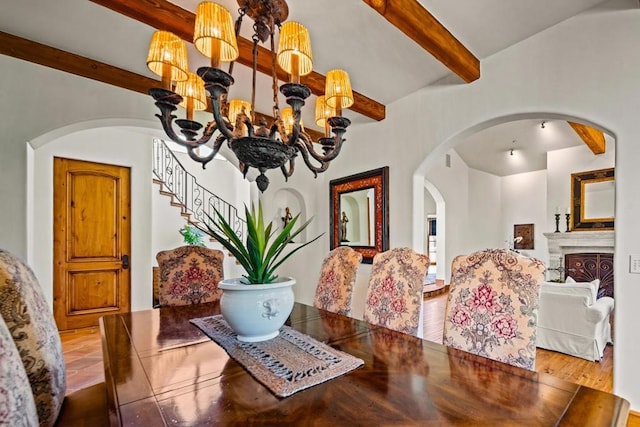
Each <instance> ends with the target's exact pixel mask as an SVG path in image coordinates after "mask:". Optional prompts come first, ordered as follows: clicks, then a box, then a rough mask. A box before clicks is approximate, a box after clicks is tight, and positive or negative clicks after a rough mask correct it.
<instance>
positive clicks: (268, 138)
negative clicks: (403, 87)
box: [147, 0, 353, 191]
mask: <svg viewBox="0 0 640 427" xmlns="http://www.w3.org/2000/svg"><path fill="white" fill-rule="evenodd" d="M237 2H238V6H239V9H238V13H239V16H238V18H237V20H236V21H235V24H234V22H233V20H232V17H231V14H230V13H229V11H228V10H226V9H225V8H224V7H222V6H221V5H219V4H217V3H213V2H203V3H201V4H200V5H198V8H197V11H196V19H195V28H194V36H193V44H194V45H195V47H196V49H197V50H198V51H199V52H200V53H202V54H204V55H205V56H207V57H209V58H210V59H211V66H208V67H200V68H199V69H198V71H197V76H194V75H190V77H189V75H188V74H187V63H186V62H187V59H186V47H185V45H184V41H182V40H180V39H179V38H178V37H177V36H174V35H173V34H171V33H167V32H162V31H159V32H158V33H160V34H158V35H154V37H153V39H152V42H151V46H150V48H149V57H148V59H147V64H148V65H149V68H150V69H151V70H152V71H153V72H154V73H156V74H158V75H160V76H162V88H151V89H149V94H150V95H151V96H152V97H153V98H154V100H155V104H156V106H157V107H158V109H159V110H160V114H157V115H156V116H157V117H158V118H159V119H160V123H161V124H162V127H163V129H164V131H165V133H166V134H167V136H168V137H169V138H170V139H171V140H172V141H173V142H175V143H177V144H180V145H182V146H184V147H186V149H187V153H188V155H189V157H190V158H191V159H193V160H194V161H196V162H199V163H201V164H202V167H203V168H204V166H205V165H206V164H207V163H208V162H210V161H211V160H212V159H213V158H214V157H215V155H216V154H217V153H218V151H219V150H220V148H221V147H222V144H223V143H225V142H226V143H227V145H228V147H229V148H230V149H231V151H233V153H234V154H235V156H236V157H237V159H238V163H239V167H240V170H241V172H242V173H243V174H244V175H245V176H246V175H247V172H248V171H249V169H250V168H254V169H257V171H258V172H259V175H258V176H257V177H256V178H255V181H256V184H257V186H258V189H259V190H260V191H265V190H266V188H267V187H268V185H269V179H268V178H267V177H266V175H265V172H266V171H267V170H270V169H280V171H281V172H282V174H283V175H284V177H285V179H287V178H289V177H290V176H291V175H293V172H294V166H295V163H294V162H295V159H296V158H298V159H302V161H303V162H304V164H305V166H307V168H309V170H310V171H311V172H312V173H313V174H314V175H316V176H317V175H318V173H321V172H324V171H326V170H327V168H328V167H329V163H330V162H331V161H332V160H333V159H335V158H336V157H337V156H338V154H340V150H341V148H342V144H343V143H344V141H345V139H344V138H343V136H344V134H345V133H346V131H347V127H348V126H349V125H350V124H351V121H350V120H349V119H348V118H346V117H342V110H343V109H345V108H348V107H349V106H351V105H352V104H353V94H352V90H351V84H350V82H349V76H348V75H347V73H346V72H345V71H343V70H333V71H330V72H329V73H328V74H327V83H326V89H327V93H326V94H325V96H326V97H322V96H321V97H319V101H318V105H316V117H315V121H316V123H318V125H319V126H324V127H325V136H324V137H321V138H319V140H318V141H313V140H312V138H311V136H310V135H309V134H308V133H307V132H306V131H305V129H304V124H303V123H302V119H301V117H302V107H304V105H305V102H306V99H307V98H309V96H311V90H310V89H309V88H308V87H307V86H306V85H304V84H301V83H300V76H304V75H306V74H309V73H311V72H312V71H313V55H312V53H311V41H310V39H309V31H308V30H307V29H306V28H305V27H304V26H303V25H301V24H299V23H297V22H285V21H286V19H287V16H288V14H289V7H288V5H287V2H286V0H237ZM245 16H248V17H250V18H251V19H253V21H254V25H253V31H254V34H253V36H252V37H251V41H252V42H253V49H252V50H251V51H250V53H249V52H247V50H246V47H245V45H243V44H241V46H243V51H242V52H243V54H242V63H243V64H245V65H246V64H247V63H249V62H250V63H251V71H252V73H253V76H252V77H253V78H252V82H251V102H250V103H249V102H246V101H241V100H237V99H231V101H229V102H228V103H227V99H228V98H231V97H229V91H230V90H231V88H232V86H233V84H234V82H235V81H234V78H233V76H232V75H231V73H232V71H233V62H234V61H236V59H237V58H238V57H239V54H240V50H239V49H238V43H237V40H236V37H237V35H238V34H240V29H241V26H242V20H243V18H244V17H245ZM278 32H279V33H278ZM278 37H279V38H278ZM277 38H278V39H277ZM156 39H157V40H156ZM276 39H277V43H276ZM245 42H246V41H245ZM267 42H268V45H269V47H270V49H264V48H259V43H264V44H267ZM276 46H277V49H276ZM265 50H266V51H267V52H268V54H269V58H268V59H259V58H258V55H259V54H260V51H263V52H264V51H265ZM181 52H184V53H181ZM262 55H264V53H262ZM267 61H270V63H271V69H270V74H271V79H272V82H271V87H272V90H273V97H272V100H273V109H272V111H273V122H272V124H271V125H269V124H267V119H265V116H264V115H263V114H260V115H259V114H258V113H257V112H256V109H255V104H256V100H255V98H256V96H255V95H256V82H257V78H256V75H257V72H258V69H259V68H260V69H262V71H263V72H264V68H265V64H267V63H268V62H267ZM221 62H232V64H231V65H230V66H229V71H228V72H227V71H224V70H222V69H221V68H220V64H221ZM258 64H260V66H259V65H258ZM278 66H280V68H282V69H283V70H284V71H286V72H287V73H288V74H289V82H287V83H283V84H279V82H278V71H277V67H278ZM187 77H189V80H188V81H187ZM173 81H175V82H177V85H176V89H175V92H174V91H173V90H172V82H173ZM182 81H184V83H183V82H182ZM278 91H279V92H280V94H281V95H282V96H284V99H285V101H286V103H287V104H288V107H285V108H281V107H280V106H279V102H280V101H279V97H280V96H279V94H278ZM206 96H208V98H209V101H210V103H209V106H210V107H211V111H212V113H213V120H211V121H209V122H208V123H206V125H203V124H201V123H199V122H197V121H194V120H193V111H195V110H201V109H204V108H205V107H206V106H207V104H208V103H207V101H206ZM322 100H324V101H322ZM179 106H182V107H185V109H186V110H187V113H186V119H179V118H178V117H177V116H176V114H174V113H175V111H176V110H177V109H178V107H179ZM256 116H257V117H260V120H256ZM256 122H258V123H256ZM331 133H333V135H332V136H329V135H331ZM209 141H213V142H212V143H210V144H208V146H209V147H211V150H210V151H208V154H207V155H201V154H200V150H199V149H198V148H199V147H200V146H202V145H204V144H207V143H208V142H209ZM316 150H318V151H316ZM320 150H321V151H320Z"/></svg>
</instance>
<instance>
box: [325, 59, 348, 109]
mask: <svg viewBox="0 0 640 427" xmlns="http://www.w3.org/2000/svg"><path fill="white" fill-rule="evenodd" d="M324 96H325V102H326V103H327V105H328V106H330V107H333V108H335V109H336V113H337V115H341V114H342V109H343V108H349V107H350V106H352V105H353V91H352V90H351V82H350V81H349V74H347V72H346V71H344V70H331V71H329V72H328V73H327V80H326V83H325V90H324Z"/></svg>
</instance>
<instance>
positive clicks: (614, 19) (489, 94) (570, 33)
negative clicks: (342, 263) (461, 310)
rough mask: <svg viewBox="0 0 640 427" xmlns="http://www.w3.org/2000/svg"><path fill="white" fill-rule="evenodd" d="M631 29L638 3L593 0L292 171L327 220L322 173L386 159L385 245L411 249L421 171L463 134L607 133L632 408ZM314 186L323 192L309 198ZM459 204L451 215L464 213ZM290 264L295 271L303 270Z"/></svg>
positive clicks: (634, 99) (623, 387)
mask: <svg viewBox="0 0 640 427" xmlns="http://www.w3.org/2000/svg"><path fill="white" fill-rule="evenodd" d="M605 29H606V30H605ZM639 29H640V11H639V10H638V9H637V2H634V1H631V0H617V1H614V2H611V3H609V4H606V5H603V6H602V10H591V11H589V12H587V13H585V14H583V15H580V16H578V17H574V18H571V19H568V20H566V21H563V22H562V23H560V24H558V25H557V26H555V27H552V28H550V29H548V30H546V31H544V32H542V33H539V34H537V35H534V36H532V37H530V38H528V39H526V40H524V41H523V42H521V43H519V44H517V45H515V46H512V47H510V48H508V49H506V50H504V51H502V52H499V53H497V54H495V55H493V56H491V57H489V58H486V59H484V60H483V61H482V66H481V68H482V77H481V78H480V79H479V80H478V81H476V82H474V83H472V84H468V85H464V84H460V83H459V81H458V80H457V79H454V78H452V79H451V80H450V81H443V82H442V83H441V84H439V85H434V86H431V87H429V88H426V89H424V90H422V91H420V92H417V93H415V94H413V95H410V96H408V97H406V98H403V99H401V100H399V101H397V102H395V103H393V104H391V105H388V106H387V118H386V119H385V120H384V121H382V122H379V123H372V124H367V125H361V126H355V127H353V128H350V129H349V130H348V132H347V138H348V139H349V141H348V143H347V145H346V146H345V147H344V148H343V150H342V153H341V155H340V157H339V158H338V159H336V160H335V161H334V162H333V164H332V165H331V168H330V169H329V170H328V171H327V172H326V173H325V174H324V175H325V177H324V179H325V181H324V182H320V181H319V182H317V183H316V184H317V185H313V186H307V185H308V184H307V183H305V182H302V181H298V180H297V179H296V180H295V183H296V188H300V189H301V192H302V193H303V194H305V197H306V198H309V200H313V199H314V198H315V203H316V204H317V207H318V216H319V219H320V221H318V222H319V223H320V225H321V226H323V227H327V225H328V223H329V221H328V211H329V206H328V200H327V199H326V192H327V182H328V180H329V179H332V178H337V177H342V176H346V175H349V174H353V173H357V172H362V171H365V170H369V169H373V168H374V167H380V166H385V165H388V166H389V167H390V191H389V193H390V240H391V247H398V246H413V247H415V248H417V249H421V248H422V247H423V245H424V207H423V202H422V200H423V199H422V198H423V194H424V176H425V173H426V172H427V171H429V170H430V168H431V167H432V166H433V165H435V164H436V163H437V162H438V161H441V159H442V158H443V157H444V154H445V153H447V151H448V150H449V149H451V148H452V147H453V146H455V144H456V143H457V142H458V141H459V140H461V139H462V138H464V137H465V136H467V135H470V134H472V133H474V132H476V131H478V130H481V129H484V128H487V127H490V126H493V125H496V124H499V123H504V122H508V121H512V120H517V119H523V118H538V117H540V116H545V117H549V118H557V119H560V120H567V119H572V120H573V121H578V122H582V123H584V124H588V125H592V126H595V127H599V128H601V129H603V130H605V131H607V132H608V133H610V134H611V135H613V136H614V137H615V139H616V152H617V156H616V157H617V159H616V229H617V230H623V232H617V233H616V257H615V271H616V296H617V298H616V322H615V328H616V331H615V335H616V345H615V347H614V354H615V361H616V363H615V365H614V370H615V374H614V387H615V392H616V393H618V394H620V395H621V396H623V397H625V398H627V399H629V400H630V402H631V405H632V408H634V409H640V389H639V388H638V387H637V384H638V383H640V366H638V365H637V363H636V361H637V360H638V358H640V341H638V340H637V339H636V337H635V335H636V333H635V330H636V327H637V325H638V324H640V311H638V310H637V309H636V308H635V305H636V301H640V276H638V275H634V274H630V273H629V265H628V259H629V254H631V253H640V239H638V238H637V236H638V235H639V234H640V225H639V223H638V222H637V221H636V220H635V218H638V217H640V198H638V197H637V191H636V189H635V185H636V184H635V183H637V182H640V168H638V166H637V164H638V160H639V159H640V145H638V144H637V136H638V135H640V120H638V119H637V112H638V111H640V86H639V85H638V84H637V76H638V75H640V49H637V35H638V32H639ZM593 58H597V60H596V61H594V60H593ZM612 64H624V66H621V65H620V66H612ZM429 178H430V180H431V176H430V177H429ZM453 179H455V177H453ZM463 181H464V180H463ZM548 182H549V184H551V181H550V180H548ZM277 185H278V184H277V183H276V184H275V185H274V187H277ZM461 191H465V188H464V187H462V188H461ZM314 192H317V193H318V194H321V195H320V196H315V197H314ZM447 213H449V207H447ZM550 214H552V212H547V214H546V218H547V221H552V217H550ZM460 215H461V217H462V218H464V219H463V220H462V221H461V222H464V221H465V220H467V219H468V215H467V218H465V215H464V214H463V213H462V212H460ZM458 225H460V224H458ZM325 229H326V228H325ZM452 232H457V230H456V226H452V227H447V234H448V235H449V233H452ZM461 238H464V237H461ZM451 243H452V244H454V243H455V242H451ZM464 246H465V245H464V243H460V244H458V247H456V248H455V249H454V248H450V250H451V251H456V252H464V251H465V249H466V248H465V247H464ZM327 249H328V248H327V246H326V245H325V246H323V247H321V248H318V250H317V251H315V252H313V253H312V251H307V252H306V253H307V254H308V255H309V258H312V259H317V258H318V257H321V256H322V255H323V254H324V253H326V250H327ZM316 266H317V264H315V265H314V267H316ZM362 270H363V269H362V268H361V269H360V270H359V272H358V274H359V275H361V272H363V271H362ZM292 271H293V270H292ZM296 272H297V273H301V274H303V275H304V271H300V270H298V271H296ZM363 273H364V272H363ZM358 279H360V276H359V278H358Z"/></svg>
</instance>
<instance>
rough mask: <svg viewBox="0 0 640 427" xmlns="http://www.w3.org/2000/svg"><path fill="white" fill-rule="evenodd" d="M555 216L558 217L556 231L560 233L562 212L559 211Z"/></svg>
mask: <svg viewBox="0 0 640 427" xmlns="http://www.w3.org/2000/svg"><path fill="white" fill-rule="evenodd" d="M555 217H556V231H555V232H556V233H559V232H560V214H559V213H557V214H555Z"/></svg>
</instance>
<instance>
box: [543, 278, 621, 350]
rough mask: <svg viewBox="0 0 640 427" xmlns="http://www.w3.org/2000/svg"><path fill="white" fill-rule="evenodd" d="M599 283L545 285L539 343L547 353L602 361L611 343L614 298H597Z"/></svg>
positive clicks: (568, 282)
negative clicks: (553, 352)
mask: <svg viewBox="0 0 640 427" xmlns="http://www.w3.org/2000/svg"><path fill="white" fill-rule="evenodd" d="M598 287H599V280H597V279H596V280H594V281H593V282H579V283H576V282H573V283H571V282H570V281H569V280H567V283H543V285H542V289H541V292H540V310H539V312H538V318H539V320H538V341H537V343H536V345H537V346H538V347H540V348H545V349H547V350H554V351H558V352H560V353H566V354H570V355H572V356H576V357H581V358H583V359H587V360H600V359H601V358H602V356H603V353H604V349H605V348H606V346H607V343H611V342H612V339H611V323H610V317H611V313H612V312H613V308H614V300H613V298H611V297H602V298H600V299H597V295H598Z"/></svg>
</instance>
